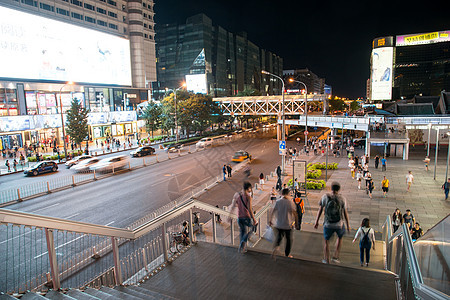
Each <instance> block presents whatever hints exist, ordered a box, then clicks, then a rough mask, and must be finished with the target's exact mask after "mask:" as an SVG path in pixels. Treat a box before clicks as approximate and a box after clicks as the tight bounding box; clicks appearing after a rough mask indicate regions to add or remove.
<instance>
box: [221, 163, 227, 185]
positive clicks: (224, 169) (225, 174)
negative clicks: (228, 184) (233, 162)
mask: <svg viewBox="0 0 450 300" xmlns="http://www.w3.org/2000/svg"><path fill="white" fill-rule="evenodd" d="M222 173H223V181H227V165H223V167H222Z"/></svg>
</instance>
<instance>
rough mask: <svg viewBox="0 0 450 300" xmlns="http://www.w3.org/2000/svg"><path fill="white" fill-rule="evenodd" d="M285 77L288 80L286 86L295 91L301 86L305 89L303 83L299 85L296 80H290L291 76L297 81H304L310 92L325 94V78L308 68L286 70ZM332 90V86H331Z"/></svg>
mask: <svg viewBox="0 0 450 300" xmlns="http://www.w3.org/2000/svg"><path fill="white" fill-rule="evenodd" d="M283 77H284V79H285V82H286V88H287V89H288V90H292V91H293V92H294V93H295V91H296V90H298V89H299V88H300V89H301V90H303V89H304V87H303V85H299V84H298V83H296V82H289V78H292V79H294V80H295V81H300V82H303V83H304V84H305V85H306V87H307V89H308V94H317V95H320V94H324V93H325V78H320V77H319V76H318V75H316V74H314V73H313V72H311V70H309V69H308V68H305V69H298V70H284V71H283ZM330 92H331V87H330Z"/></svg>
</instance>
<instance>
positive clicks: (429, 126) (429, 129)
mask: <svg viewBox="0 0 450 300" xmlns="http://www.w3.org/2000/svg"><path fill="white" fill-rule="evenodd" d="M430 135H431V123H429V124H428V146H427V157H430Z"/></svg>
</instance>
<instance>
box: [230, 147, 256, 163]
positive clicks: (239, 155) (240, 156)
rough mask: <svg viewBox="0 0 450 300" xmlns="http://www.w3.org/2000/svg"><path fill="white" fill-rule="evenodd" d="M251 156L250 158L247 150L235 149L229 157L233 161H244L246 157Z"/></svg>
mask: <svg viewBox="0 0 450 300" xmlns="http://www.w3.org/2000/svg"><path fill="white" fill-rule="evenodd" d="M251 158H252V156H251V155H250V154H248V152H247V151H244V150H239V151H236V152H235V153H234V155H233V157H232V158H231V160H232V161H234V162H242V161H244V160H246V159H251Z"/></svg>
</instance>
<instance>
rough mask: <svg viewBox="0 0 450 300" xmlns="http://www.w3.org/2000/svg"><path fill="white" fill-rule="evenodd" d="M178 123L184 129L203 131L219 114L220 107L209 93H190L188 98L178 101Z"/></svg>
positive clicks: (187, 130)
mask: <svg viewBox="0 0 450 300" xmlns="http://www.w3.org/2000/svg"><path fill="white" fill-rule="evenodd" d="M178 108H179V110H178V120H179V121H178V124H180V125H181V126H183V127H184V128H185V129H186V132H187V134H188V136H189V132H190V129H194V130H196V131H197V130H198V131H203V130H205V129H206V128H207V127H208V126H210V125H211V124H212V123H213V121H214V120H216V119H217V117H218V116H219V115H221V111H220V108H219V106H218V104H217V103H216V102H214V101H213V100H212V97H211V96H209V95H202V94H195V95H194V94H190V96H189V98H187V99H185V100H183V101H179V102H178Z"/></svg>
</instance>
